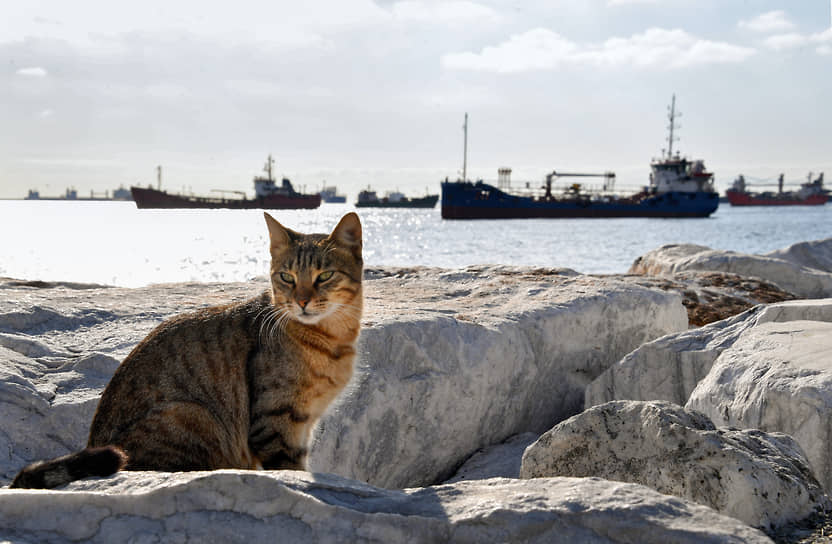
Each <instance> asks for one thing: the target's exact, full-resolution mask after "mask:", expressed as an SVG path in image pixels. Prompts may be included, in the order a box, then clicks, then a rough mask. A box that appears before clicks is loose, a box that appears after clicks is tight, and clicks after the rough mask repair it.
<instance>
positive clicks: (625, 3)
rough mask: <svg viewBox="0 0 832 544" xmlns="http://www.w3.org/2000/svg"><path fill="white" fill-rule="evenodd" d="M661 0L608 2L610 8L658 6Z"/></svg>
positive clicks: (614, 0)
mask: <svg viewBox="0 0 832 544" xmlns="http://www.w3.org/2000/svg"><path fill="white" fill-rule="evenodd" d="M660 1H661V0H607V5H608V6H628V5H631V4H658V3H659V2H660Z"/></svg>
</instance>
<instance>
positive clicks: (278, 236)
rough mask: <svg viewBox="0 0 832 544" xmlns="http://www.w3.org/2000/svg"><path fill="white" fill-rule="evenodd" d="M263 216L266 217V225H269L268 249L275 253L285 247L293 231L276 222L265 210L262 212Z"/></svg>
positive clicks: (290, 239) (289, 241)
mask: <svg viewBox="0 0 832 544" xmlns="http://www.w3.org/2000/svg"><path fill="white" fill-rule="evenodd" d="M263 217H265V218H266V226H268V227H269V239H270V240H271V245H270V246H269V247H270V249H271V250H272V251H274V252H277V253H280V252H281V251H283V250H285V249H287V248H288V247H289V244H290V243H291V242H292V239H293V238H294V236H293V234H295V233H294V232H292V231H291V230H289V229H287V228H286V227H284V226H283V225H281V224H280V223H278V222H277V219H275V218H274V217H272V216H271V215H269V214H268V213H267V212H263Z"/></svg>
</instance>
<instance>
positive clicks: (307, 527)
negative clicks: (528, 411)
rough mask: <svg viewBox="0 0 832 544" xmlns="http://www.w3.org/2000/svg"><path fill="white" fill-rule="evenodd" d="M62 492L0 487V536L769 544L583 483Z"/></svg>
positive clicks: (670, 507) (162, 477)
mask: <svg viewBox="0 0 832 544" xmlns="http://www.w3.org/2000/svg"><path fill="white" fill-rule="evenodd" d="M67 489H68V490H66V491H24V490H0V540H2V541H15V542H43V541H49V542H53V543H56V544H60V543H65V542H67V543H68V542H76V541H78V540H84V541H86V542H94V543H96V542H102V543H108V544H109V543H112V542H159V541H164V542H194V541H197V542H232V543H233V542H240V543H244V544H249V543H251V542H267V541H278V542H287V543H294V542H298V543H304V544H305V543H308V542H320V543H329V542H344V543H346V542H350V543H364V542H379V543H389V542H409V543H435V542H457V543H481V542H582V543H590V544H600V543H618V542H621V543H625V542H626V543H632V542H640V543H644V544H651V543H655V544H665V543H667V542H675V543H690V544H699V543H719V544H726V543H764V542H765V543H770V542H771V540H770V539H769V538H768V537H766V536H765V535H764V534H762V533H761V532H759V531H757V530H755V529H752V528H750V527H748V526H747V525H744V524H742V523H741V522H739V521H738V520H736V519H733V518H730V517H727V516H723V515H720V514H718V513H717V512H715V511H713V510H711V509H710V508H706V507H704V506H701V505H697V504H694V503H691V502H687V501H684V500H681V499H677V498H675V497H670V496H667V495H661V494H659V493H657V492H655V491H653V490H651V489H648V488H646V487H643V486H639V485H634V484H623V483H618V482H609V481H604V480H599V479H591V478H590V479H575V478H551V479H539V480H531V481H528V480H507V479H493V480H486V481H477V482H461V483H457V484H453V485H442V486H436V487H428V488H423V489H407V490H403V491H389V490H385V489H379V488H374V487H371V486H369V485H365V484H361V483H359V482H355V481H350V480H346V479H343V478H339V477H336V476H332V475H327V474H311V473H306V472H290V471H285V472H248V471H217V472H211V473H205V472H191V473H176V474H160V473H142V472H138V473H119V474H118V475H116V476H114V477H112V478H109V479H106V480H87V481H81V482H76V483H74V484H71V485H70V486H69V487H68V488H67Z"/></svg>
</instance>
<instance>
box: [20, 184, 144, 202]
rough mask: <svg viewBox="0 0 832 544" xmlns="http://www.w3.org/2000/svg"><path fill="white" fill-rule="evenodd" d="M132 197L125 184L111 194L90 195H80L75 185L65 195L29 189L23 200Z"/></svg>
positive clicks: (96, 199) (94, 193)
mask: <svg viewBox="0 0 832 544" xmlns="http://www.w3.org/2000/svg"><path fill="white" fill-rule="evenodd" d="M131 199H132V197H131V196H130V191H129V189H126V188H125V187H124V186H123V185H122V186H121V187H119V188H118V189H113V194H112V195H110V191H104V192H103V193H97V194H96V192H95V191H90V196H83V195H79V194H78V191H77V190H76V189H75V188H74V187H68V188H67V189H66V191H65V192H64V194H63V195H61V196H43V195H41V194H40V191H38V190H37V189H29V194H27V195H26V196H25V197H24V198H23V200H72V201H75V200H77V201H102V200H131Z"/></svg>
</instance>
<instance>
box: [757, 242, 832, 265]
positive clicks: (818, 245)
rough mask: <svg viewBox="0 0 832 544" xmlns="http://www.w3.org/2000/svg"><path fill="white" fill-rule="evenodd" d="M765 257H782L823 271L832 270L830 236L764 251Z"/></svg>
mask: <svg viewBox="0 0 832 544" xmlns="http://www.w3.org/2000/svg"><path fill="white" fill-rule="evenodd" d="M766 257H774V258H777V259H783V260H784V261H789V262H791V263H794V264H797V265H800V266H805V267H807V268H814V269H815V270H821V271H823V272H832V238H826V239H825V240H814V241H811V242H800V243H798V244H794V245H791V246H789V247H787V248H784V249H778V250H776V251H772V252H771V253H766Z"/></svg>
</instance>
